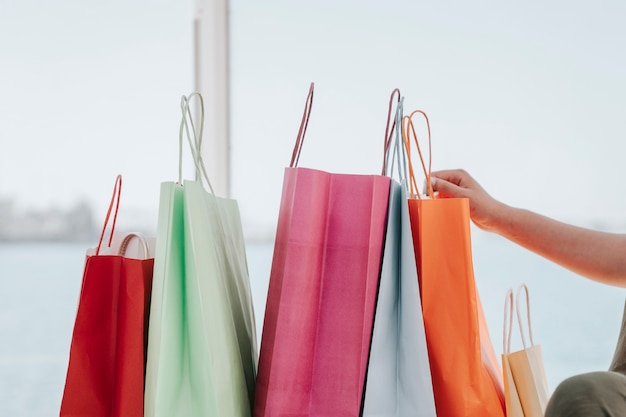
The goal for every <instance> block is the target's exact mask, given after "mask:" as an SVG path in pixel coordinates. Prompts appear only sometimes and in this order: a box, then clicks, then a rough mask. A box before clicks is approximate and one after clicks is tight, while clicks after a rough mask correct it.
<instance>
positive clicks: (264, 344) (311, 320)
mask: <svg viewBox="0 0 626 417" xmlns="http://www.w3.org/2000/svg"><path fill="white" fill-rule="evenodd" d="M312 99H313V84H311V88H310V89H309V95H308V97H307V104H306V106H305V112H304V116H303V119H302V123H301V125H300V131H299V134H298V137H297V140H296V145H295V148H294V152H293V154H292V160H291V164H290V166H289V167H288V168H286V170H285V174H284V181H283V191H282V197H281V203H280V211H279V214H278V225H277V230H276V238H275V243H274V254H273V259H272V267H271V272H270V281H269V287H268V294H267V304H266V309H265V318H264V324H263V335H262V340H261V350H260V357H259V373H258V378H257V386H256V397H255V406H254V415H255V416H256V417H265V416H267V417H286V416H300V417H304V416H352V417H356V416H358V415H359V414H360V411H361V406H362V395H363V385H364V383H365V373H366V370H367V360H368V354H369V350H370V340H371V332H372V325H373V323H372V321H373V317H374V308H375V302H376V292H377V289H378V281H379V276H380V265H381V257H382V248H383V243H384V237H385V235H384V232H385V224H386V217H387V207H388V199H389V185H390V179H389V178H388V177H384V176H380V175H351V174H335V173H329V172H324V171H319V170H315V169H308V168H300V167H297V163H298V159H299V155H300V150H301V147H302V141H303V138H304V134H305V132H306V126H307V124H308V117H309V114H310V109H311V104H312Z"/></svg>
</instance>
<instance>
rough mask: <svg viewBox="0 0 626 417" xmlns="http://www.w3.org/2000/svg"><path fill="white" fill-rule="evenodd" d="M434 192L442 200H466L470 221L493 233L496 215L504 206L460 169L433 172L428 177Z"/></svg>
mask: <svg viewBox="0 0 626 417" xmlns="http://www.w3.org/2000/svg"><path fill="white" fill-rule="evenodd" d="M430 179H431V185H432V187H433V190H434V191H438V192H439V195H440V196H441V197H444V198H450V197H452V198H467V199H469V203H470V216H471V218H472V221H473V222H474V223H475V224H476V226H478V227H479V228H481V229H484V230H489V231H493V230H494V229H495V227H496V224H495V223H496V221H497V220H496V219H497V215H498V214H499V213H500V212H502V211H503V210H504V209H505V208H506V206H505V205H504V204H502V203H500V202H499V201H497V200H496V199H494V198H493V197H491V196H490V195H489V194H488V193H487V192H486V191H485V190H484V189H483V187H481V186H480V184H479V183H478V182H477V181H476V180H475V179H474V178H473V177H472V176H471V175H470V174H468V173H467V172H466V171H464V170H462V169H455V170H445V171H437V172H433V173H431V175H430Z"/></svg>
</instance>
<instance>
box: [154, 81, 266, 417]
mask: <svg viewBox="0 0 626 417" xmlns="http://www.w3.org/2000/svg"><path fill="white" fill-rule="evenodd" d="M193 97H197V98H198V99H199V101H200V104H201V105H202V97H201V96H200V95H199V94H197V93H195V94H192V95H190V96H189V97H183V100H182V105H181V107H182V111H183V118H182V121H181V130H180V138H179V140H180V149H179V151H181V152H182V139H183V134H184V132H186V133H187V139H188V142H189V144H190V146H191V151H192V155H193V159H194V162H195V164H196V172H197V174H198V175H204V178H205V180H206V183H207V185H208V186H209V189H210V190H211V191H210V192H209V191H207V190H206V189H205V188H204V185H203V183H202V181H201V180H196V181H190V180H185V181H182V174H181V172H182V170H181V169H179V181H178V182H164V183H162V184H161V194H160V203H159V220H158V226H157V241H156V253H155V266H154V277H153V287H152V303H151V309H150V323H149V331H148V352H147V365H146V389H145V415H146V416H147V417H178V416H180V417H183V416H184V417H196V416H197V417H200V416H202V417H211V416H216V417H217V416H220V417H222V416H233V417H239V416H250V415H251V405H252V402H253V399H254V382H255V379H256V366H257V347H256V346H257V345H256V335H255V322H254V310H253V306H252V297H251V292H250V282H249V277H248V269H247V261H246V253H245V246H244V239H243V233H242V229H241V221H240V215H239V209H238V206H237V202H236V201H234V200H229V199H225V198H220V197H217V196H215V195H214V194H213V192H212V189H211V186H210V182H209V181H208V177H207V175H206V170H205V169H204V163H203V162H202V159H201V156H200V146H201V138H202V123H203V120H202V121H201V126H200V130H199V131H196V129H195V127H194V125H193V120H192V119H191V111H190V109H189V101H190V100H191V99H192V98H193ZM203 113H204V110H203V109H202V115H203ZM202 118H203V116H202ZM191 136H193V137H194V140H192V139H191ZM180 161H181V158H180V157H179V163H180Z"/></svg>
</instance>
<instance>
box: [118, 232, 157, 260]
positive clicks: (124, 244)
mask: <svg viewBox="0 0 626 417" xmlns="http://www.w3.org/2000/svg"><path fill="white" fill-rule="evenodd" d="M134 237H136V238H137V239H139V242H141V247H142V248H143V256H144V257H143V259H148V258H149V257H150V252H149V250H148V242H147V241H146V237H145V236H144V235H143V234H141V233H139V232H131V233H128V234H127V235H126V236H124V239H123V240H122V243H120V249H119V255H120V256H124V255H126V249H128V244H129V243H130V241H131V240H133V238H134Z"/></svg>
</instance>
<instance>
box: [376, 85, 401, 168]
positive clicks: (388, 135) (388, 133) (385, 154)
mask: <svg viewBox="0 0 626 417" xmlns="http://www.w3.org/2000/svg"><path fill="white" fill-rule="evenodd" d="M396 94H397V95H398V99H397V100H396V110H397V108H398V106H399V105H400V100H401V94H400V89H398V88H394V89H393V91H392V92H391V96H390V97H389V108H388V110H387V124H386V125H385V143H384V148H383V169H382V171H381V173H380V175H385V174H386V173H387V157H388V154H389V147H390V146H391V136H392V135H393V132H394V130H395V129H396V127H397V126H396V119H395V117H394V119H393V124H392V123H391V110H392V109H393V98H394V96H395V95H396ZM390 124H391V130H390V129H389V125H390ZM398 128H399V127H398Z"/></svg>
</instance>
